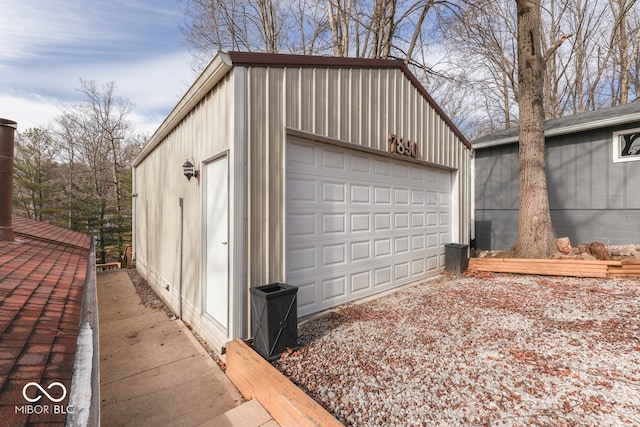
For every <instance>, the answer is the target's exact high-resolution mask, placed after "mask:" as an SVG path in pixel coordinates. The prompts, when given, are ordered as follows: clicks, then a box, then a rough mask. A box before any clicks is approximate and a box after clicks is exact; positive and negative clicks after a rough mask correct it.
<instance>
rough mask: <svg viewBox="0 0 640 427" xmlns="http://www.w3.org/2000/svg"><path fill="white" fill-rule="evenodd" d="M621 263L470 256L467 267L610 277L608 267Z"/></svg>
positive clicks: (495, 270) (550, 274)
mask: <svg viewBox="0 0 640 427" xmlns="http://www.w3.org/2000/svg"><path fill="white" fill-rule="evenodd" d="M621 265H622V263H621V262H620V261H599V260H593V261H592V260H573V259H518V258H471V259H469V267H468V269H469V270H471V271H489V272H494V273H519V274H536V275H543V276H571V277H601V278H606V277H610V274H609V269H610V267H612V266H615V267H616V268H617V267H618V266H621ZM638 267H640V265H638Z"/></svg>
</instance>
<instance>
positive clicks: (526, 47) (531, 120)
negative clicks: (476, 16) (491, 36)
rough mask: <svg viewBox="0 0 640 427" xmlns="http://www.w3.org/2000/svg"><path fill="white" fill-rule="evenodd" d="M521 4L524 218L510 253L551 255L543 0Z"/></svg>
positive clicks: (552, 247) (518, 255) (522, 196)
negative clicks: (545, 116)
mask: <svg viewBox="0 0 640 427" xmlns="http://www.w3.org/2000/svg"><path fill="white" fill-rule="evenodd" d="M517 8H518V91H519V96H518V105H519V111H520V217H519V221H518V240H517V241H516V243H515V245H514V246H513V247H512V248H511V250H510V252H511V255H512V256H514V257H517V258H548V257H550V256H551V255H553V254H554V253H555V251H556V243H555V237H554V235H553V227H552V225H551V213H550V211H549V197H548V193H547V179H546V160H545V141H544V106H543V92H542V91H543V83H544V59H543V54H542V51H541V50H542V47H541V36H540V28H541V25H540V22H541V21H540V19H541V18H540V0H517Z"/></svg>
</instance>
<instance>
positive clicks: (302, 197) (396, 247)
mask: <svg viewBox="0 0 640 427" xmlns="http://www.w3.org/2000/svg"><path fill="white" fill-rule="evenodd" d="M292 148H293V149H292ZM296 156H305V159H296V158H295V157H296ZM292 157H293V158H292ZM445 177H446V179H445ZM450 182H451V179H450V173H449V172H446V171H445V172H444V173H442V172H441V171H438V170H435V169H429V168H428V167H426V166H418V165H415V164H411V163H407V162H404V161H402V160H395V159H389V158H384V157H380V156H376V155H372V154H369V153H363V152H359V151H355V150H349V149H343V148H340V147H334V146H329V145H325V144H322V143H311V142H305V141H302V142H298V141H297V140H296V142H293V143H289V144H288V146H287V187H286V218H287V220H286V252H285V255H286V269H287V270H286V280H287V281H288V282H289V283H291V284H293V285H297V286H302V287H303V288H304V289H303V290H299V297H298V309H299V313H300V315H306V314H311V313H313V312H316V311H320V310H323V309H326V308H329V307H332V306H335V305H337V304H341V303H343V302H346V301H350V300H353V299H355V298H359V297H362V296H366V295H370V294H373V293H376V292H379V291H382V290H386V289H391V288H393V287H394V286H399V285H401V284H405V283H409V282H411V281H415V280H419V279H421V278H424V277H425V275H427V274H433V273H435V272H437V271H439V269H441V268H442V267H443V266H444V264H443V262H442V261H443V258H444V256H443V254H444V247H443V239H446V241H445V242H444V243H449V240H448V238H449V236H450V229H449V227H450V219H449V218H450V213H449V211H450V206H449V204H450V197H449V192H450Z"/></svg>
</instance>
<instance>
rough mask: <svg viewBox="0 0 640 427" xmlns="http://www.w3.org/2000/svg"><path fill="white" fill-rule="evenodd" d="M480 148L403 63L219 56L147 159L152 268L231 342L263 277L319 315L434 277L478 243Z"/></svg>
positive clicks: (143, 209)
mask: <svg viewBox="0 0 640 427" xmlns="http://www.w3.org/2000/svg"><path fill="white" fill-rule="evenodd" d="M469 147H470V146H469V143H468V142H467V141H466V139H465V138H464V136H463V135H462V134H461V133H460V132H459V131H458V130H457V129H456V127H455V126H454V125H453V123H452V122H451V121H450V120H449V118H448V117H447V116H446V115H445V114H444V113H443V112H442V110H441V109H440V108H439V107H438V106H437V105H436V104H435V102H434V101H433V99H432V98H431V97H430V96H429V95H428V94H427V93H426V91H425V90H424V88H423V87H422V86H421V85H420V83H419V82H418V81H417V79H416V78H415V77H414V76H413V75H412V74H411V73H410V71H409V70H408V68H407V67H406V66H405V65H404V63H402V62H400V61H397V60H367V59H352V58H334V57H309V56H292V55H274V54H258V53H233V52H232V53H228V54H224V53H221V54H218V55H217V56H216V57H215V58H214V59H213V60H212V62H211V63H210V64H209V66H208V67H207V68H206V69H205V71H204V72H203V73H202V74H201V75H200V76H199V77H198V79H197V80H196V82H195V83H194V84H193V86H192V87H191V88H190V89H189V91H188V92H187V94H186V95H185V96H184V97H183V98H182V99H181V100H180V102H179V103H178V105H177V106H176V107H175V108H174V110H173V111H172V112H171V114H170V115H169V116H168V117H167V118H166V119H165V121H164V122H163V123H162V125H161V126H160V127H159V128H158V130H157V131H156V132H155V133H154V135H153V136H152V137H151V139H150V140H149V142H148V144H147V145H146V146H145V147H144V149H143V150H142V152H141V153H140V155H139V156H138V157H137V158H136V159H135V161H134V164H133V166H134V172H133V173H134V186H135V188H134V193H135V196H134V215H135V218H134V251H135V257H136V265H137V268H138V270H139V271H140V272H141V274H142V275H143V276H144V277H145V278H147V280H148V281H149V283H150V284H151V285H152V286H153V287H154V288H155V289H156V291H157V292H158V294H160V295H161V296H162V297H163V298H164V299H165V300H166V301H167V303H168V304H169V305H170V306H171V307H172V308H173V309H174V310H175V311H176V312H180V313H182V317H183V319H184V320H185V321H186V322H188V323H190V324H191V325H192V326H193V327H194V328H195V329H196V330H198V331H199V332H200V333H201V334H202V335H203V336H204V337H205V338H206V339H207V340H209V341H211V342H213V343H214V344H215V345H220V346H222V345H224V344H225V343H226V342H227V341H229V340H230V339H233V338H236V337H241V338H249V337H250V336H251V330H250V329H251V328H250V327H251V321H250V301H249V298H250V296H249V295H250V292H249V288H250V287H254V286H260V285H263V284H267V283H272V282H286V283H289V284H291V285H295V286H297V287H298V314H299V316H304V315H308V314H312V313H316V312H319V311H322V310H325V309H328V308H331V307H334V306H336V305H338V304H342V303H345V302H348V301H352V300H355V299H358V298H362V297H365V296H369V295H372V294H375V293H378V292H381V291H383V290H388V289H391V288H394V287H397V286H400V285H403V284H407V283H411V282H415V281H418V280H421V279H424V278H426V277H428V276H429V275H434V274H437V273H439V272H441V271H442V270H443V268H444V265H445V259H444V252H445V250H444V245H445V244H447V243H468V240H469V237H468V236H469V226H468V224H469V218H470V211H469V210H470V203H469V195H470V192H469V182H470V176H469V169H468V167H469V159H470V150H469ZM189 163H190V164H193V165H194V168H195V171H194V172H193V177H191V178H190V179H187V178H186V177H185V170H183V167H182V166H183V164H185V165H186V166H188V164H189ZM186 175H187V176H188V175H190V173H189V172H188V171H187V173H186Z"/></svg>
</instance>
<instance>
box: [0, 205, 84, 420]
mask: <svg viewBox="0 0 640 427" xmlns="http://www.w3.org/2000/svg"><path fill="white" fill-rule="evenodd" d="M12 221H13V231H14V233H15V241H0V425H11V426H20V425H26V424H32V423H45V424H64V423H65V419H66V415H65V414H64V413H58V414H55V413H52V412H53V410H54V407H53V406H54V405H55V406H57V409H59V410H60V409H64V408H67V407H68V405H69V403H68V402H69V393H68V392H69V391H70V390H71V378H72V374H73V367H74V359H75V353H76V342H77V338H78V333H79V327H80V316H81V307H82V298H83V289H84V286H85V280H86V277H87V266H88V262H89V255H90V250H91V238H90V237H89V236H87V235H85V234H82V233H78V232H75V231H71V230H65V229H62V228H59V227H56V226H53V225H49V224H45V223H42V222H39V221H35V220H31V219H26V218H22V217H19V216H15V215H14V216H13V217H12ZM55 382H59V383H61V384H62V385H63V386H64V393H65V394H66V397H65V398H64V399H63V400H62V401H60V402H55V403H52V401H50V400H49V399H48V398H47V396H44V394H43V392H42V391H40V390H39V389H38V387H36V386H34V385H31V386H28V384H29V383H37V384H38V385H40V386H41V387H42V389H44V390H46V391H47V392H48V393H50V395H51V396H53V397H54V399H55V400H57V399H58V398H59V397H61V396H62V394H63V387H60V386H55V387H52V388H51V389H47V387H48V386H50V385H51V384H52V383H55ZM25 395H26V396H27V397H29V398H30V399H35V398H36V397H37V396H38V395H42V398H41V399H39V400H38V402H36V403H33V404H32V403H30V402H28V401H27V400H26V398H25ZM25 405H29V406H32V405H40V406H41V408H40V410H41V411H44V410H45V409H44V406H47V408H46V409H47V412H49V413H40V414H36V413H32V414H29V413H26V412H28V410H27V409H25ZM60 412H64V411H63V410H60Z"/></svg>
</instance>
